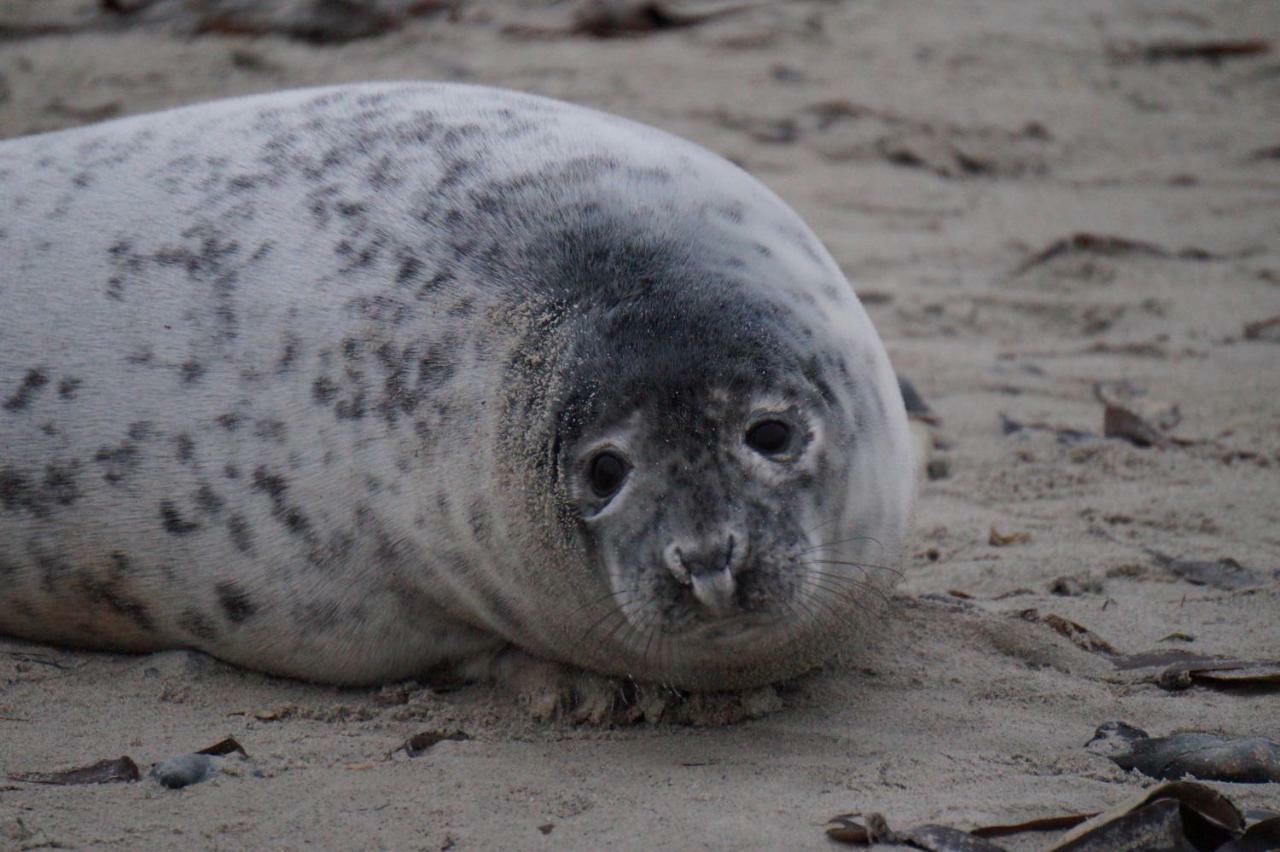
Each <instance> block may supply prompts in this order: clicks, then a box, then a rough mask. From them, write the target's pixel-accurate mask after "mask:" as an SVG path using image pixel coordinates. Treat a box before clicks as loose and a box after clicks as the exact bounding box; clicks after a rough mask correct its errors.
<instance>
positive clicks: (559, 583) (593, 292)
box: [0, 84, 914, 719]
mask: <svg viewBox="0 0 1280 852" xmlns="http://www.w3.org/2000/svg"><path fill="white" fill-rule="evenodd" d="M0 187H3V189H2V194H0V257H3V263H0V632H5V633H9V634H12V635H14V636H18V637H24V638H27V639H34V640H39V641H46V642H53V643H62V644H67V645H74V646H80V647H90V648H101V649H116V650H126V651H155V650H160V649H169V648H178V647H186V648H194V649H198V650H201V651H204V652H207V653H209V654H212V655H214V656H216V657H218V658H221V659H223V660H225V661H228V662H231V663H234V664H238V665H242V666H246V667H249V668H252V669H256V670H260V671H264V672H269V673H274V674H279V675H286V676H292V677H296V678H303V679H307V680H312V681H320V682H325V683H334V684H374V683H380V682H385V681H389V680H393V679H402V678H409V677H423V676H426V675H429V674H439V673H441V672H446V671H451V670H452V671H459V672H469V673H475V672H477V671H485V672H490V673H498V674H499V675H500V676H502V677H504V678H506V679H508V680H511V681H513V682H515V683H517V684H518V686H517V688H518V690H519V691H520V692H521V694H522V695H525V696H527V697H528V696H532V697H528V698H527V700H529V701H530V702H532V703H533V704H534V706H535V708H536V709H538V710H539V712H540V713H542V714H544V715H556V714H558V713H560V714H568V715H570V716H571V717H574V718H577V717H581V716H582V715H584V714H585V715H589V716H591V717H592V718H596V719H603V718H611V716H610V714H612V713H614V712H615V711H617V710H619V708H620V707H622V706H623V705H627V704H628V703H630V704H632V705H634V704H635V696H636V690H635V689H634V688H633V687H630V686H629V687H628V688H620V687H619V684H623V685H627V684H636V683H638V684H661V685H664V687H677V688H679V689H682V690H687V691H692V692H701V691H715V692H719V691H726V690H741V689H750V688H753V687H760V686H762V685H766V684H771V683H773V682H775V681H778V680H779V679H783V678H787V677H790V676H793V675H796V674H798V673H800V672H803V671H805V670H807V669H809V668H812V667H813V666H815V665H817V664H818V663H820V662H821V661H822V660H824V659H825V658H827V657H828V656H829V655H831V654H832V653H833V652H834V651H836V650H837V649H838V648H839V647H841V642H842V641H843V640H844V638H845V637H846V636H848V635H849V634H850V633H852V632H854V631H856V630H857V629H858V628H859V627H860V626H865V625H867V624H869V623H872V622H873V621H874V618H875V610H876V606H875V605H876V602H877V596H878V594H881V593H882V590H883V588H884V587H885V585H886V582H887V580H888V577H887V574H888V573H889V569H891V568H892V566H893V565H894V562H895V560H896V559H897V558H898V553H899V549H900V545H901V541H902V538H903V536H904V533H905V531H906V528H907V525H908V520H909V516H910V510H911V502H912V496H913V487H914V479H913V476H912V470H913V465H912V460H911V450H910V448H909V434H908V429H907V424H906V419H905V414H904V410H903V403H902V399H901V396H900V394H899V391H898V386H897V384H896V382H895V379H894V374H893V371H892V370H891V368H890V365H889V361H888V358H887V356H886V354H885V351H884V347H883V345H882V344H881V341H880V339H879V337H878V336H877V334H876V331H875V330H874V329H873V327H872V325H871V323H870V322H869V320H868V318H867V316H866V314H865V312H864V311H863V309H862V307H861V305H860V304H859V302H858V299H857V298H856V296H855V295H854V292H853V291H852V289H851V288H850V287H849V285H848V284H847V283H846V281H845V279H844V277H843V276H842V275H841V273H840V271H839V269H838V268H837V266H836V264H835V262H834V261H833V260H832V258H831V256H830V255H829V254H828V253H827V251H826V250H825V249H824V248H823V247H822V245H821V244H820V242H819V241H818V240H817V238H816V237H815V236H814V235H813V233H812V232H811V231H810V230H809V229H808V228H807V227H806V226H805V225H804V223H803V222H802V221H801V220H800V218H799V217H798V216H797V215H796V214H795V213H794V212H793V211H792V210H791V209H790V208H789V207H787V206H786V205H785V204H784V203H783V202H782V201H781V200H779V199H778V198H777V197H776V196H775V195H774V194H773V193H771V192H770V191H769V190H768V189H766V188H765V187H764V186H763V185H761V184H760V183H759V182H757V181H756V180H755V179H753V178H751V177H750V176H748V175H747V174H746V173H745V172H743V171H742V170H740V169H738V168H737V167H735V166H733V165H732V164H730V163H728V162H727V161H725V160H723V159H721V158H719V157H717V156H715V155H713V154H711V153H709V152H708V151H706V150H704V149H702V148H700V147H698V146H696V145H693V144H691V143H689V142H687V141H684V140H681V139H678V138H676V137H673V136H671V135H668V134H666V133H663V132H661V131H658V130H655V129H652V128H649V127H645V126H642V125H639V124H636V123H633V122H631V121H627V120H624V119H621V118H617V117H613V116H610V115H606V114H602V113H599V112H595V111H592V110H588V109H584V108H581V107H577V106H573V105H570V104H566V103H561V102H557V101H554V100H549V99H546V98H542V97H535V96H531V95H525V94H518V93H514V92H508V91H502V90H497V89H491V88H483V87H476V86H468V85H430V84H370V85H358V86H343V87H333V88H322V89H310V90H298V91H288V92H281V93H277V94H270V95H264V96H256V97H246V98H237V99H231V100H224V101H219V102H214V103H209V104H204V105H198V106H193V107H187V108H181V109H175V110H170V111H166V112H160V113H155V114H152V115H144V116H139V117H132V118H126V119H122V120H117V121H112V122H108V123H105V124H99V125H96V126H90V127H85V128H81V129H75V130H69V131H64V132H57V133H51V134H46V135H41V136H35V137H29V138H22V139H16V140H10V141H6V142H3V143H0ZM658 692H660V690H651V692H650V695H651V696H652V695H655V694H658ZM574 708H578V709H577V710H575V709H574ZM583 708H585V709H583ZM575 713H576V714H577V715H576V716H575V715H574V714H575Z"/></svg>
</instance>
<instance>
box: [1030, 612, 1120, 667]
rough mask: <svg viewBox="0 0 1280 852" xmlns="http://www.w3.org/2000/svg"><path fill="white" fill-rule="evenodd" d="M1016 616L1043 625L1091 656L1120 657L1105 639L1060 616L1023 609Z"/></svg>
mask: <svg viewBox="0 0 1280 852" xmlns="http://www.w3.org/2000/svg"><path fill="white" fill-rule="evenodd" d="M1018 615H1019V616H1020V617H1021V618H1022V619H1023V620H1025V621H1034V622H1039V623H1040V624H1043V625H1045V626H1046V627H1048V628H1050V629H1051V630H1053V632H1055V633H1057V634H1058V635H1060V636H1065V637H1066V638H1067V639H1070V640H1071V643H1072V644H1073V645H1075V646H1077V647H1079V648H1083V649H1084V650H1086V651H1088V652H1090V653H1092V654H1103V655H1105V656H1108V657H1119V656H1120V654H1119V652H1118V651H1116V649H1115V646H1114V645H1112V644H1111V643H1110V642H1108V641H1107V640H1106V639H1103V638H1102V637H1101V636H1099V635H1098V634H1096V633H1094V632H1093V631H1092V630H1090V629H1089V628H1087V627H1085V626H1084V625H1082V624H1077V623H1076V622H1074V621H1071V620H1069V619H1066V618H1063V617H1062V616H1060V615H1054V614H1053V613H1049V614H1048V615H1041V614H1040V611H1039V610H1037V609H1024V610H1022V611H1021V612H1020V613H1018Z"/></svg>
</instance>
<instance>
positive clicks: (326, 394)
mask: <svg viewBox="0 0 1280 852" xmlns="http://www.w3.org/2000/svg"><path fill="white" fill-rule="evenodd" d="M337 395H338V386H337V385H336V384H334V382H333V380H332V379H330V378H326V377H325V376H321V377H320V378H318V379H316V380H315V381H314V382H312V384H311V398H312V399H314V400H315V401H316V402H317V403H320V404H321V405H323V404H325V403H328V402H329V401H330V400H332V399H333V398H334V397H335V396H337Z"/></svg>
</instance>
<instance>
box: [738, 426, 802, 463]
mask: <svg viewBox="0 0 1280 852" xmlns="http://www.w3.org/2000/svg"><path fill="white" fill-rule="evenodd" d="M790 445H791V427H790V426H788V425H787V424H785V423H783V422H782V421H781V420H762V421H760V422H759V423H757V424H756V425H754V426H752V427H751V428H750V429H748V430H747V446H748V447H750V448H751V449H753V450H755V451H756V452H757V453H760V454H762V455H766V456H776V455H777V454H778V453H781V452H782V451H784V450H786V449H787V447H789V446H790Z"/></svg>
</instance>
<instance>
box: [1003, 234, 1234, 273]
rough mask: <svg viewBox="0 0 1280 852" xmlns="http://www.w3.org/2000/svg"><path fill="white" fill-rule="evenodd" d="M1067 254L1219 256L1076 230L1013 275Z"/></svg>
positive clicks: (1029, 260)
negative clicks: (1173, 249)
mask: <svg viewBox="0 0 1280 852" xmlns="http://www.w3.org/2000/svg"><path fill="white" fill-rule="evenodd" d="M1069 254H1093V255H1100V256H1102V257H1130V256H1134V255H1137V256H1140V257H1163V258H1177V259H1179V260H1218V259H1220V257H1221V256H1220V255H1218V254H1215V253H1213V252H1210V251H1206V250H1205V249H1202V248H1195V247H1188V248H1183V249H1180V250H1178V251H1176V252H1175V251H1171V250H1169V249H1167V248H1164V247H1163V246H1158V245H1156V244H1155V243H1148V242H1144V241H1142V240H1131V239H1129V238H1127V237H1117V236H1114V235H1112V234H1094V233H1089V232H1087V231H1080V232H1077V233H1074V234H1072V235H1071V236H1069V237H1062V238H1060V239H1057V240H1054V241H1053V242H1052V243H1050V244H1049V245H1047V246H1045V247H1044V248H1043V249H1041V250H1040V251H1038V252H1036V253H1035V254H1033V255H1032V256H1031V257H1029V258H1027V259H1026V260H1025V261H1023V262H1022V263H1021V264H1020V265H1019V266H1018V267H1017V268H1016V269H1014V270H1013V274H1014V276H1018V275H1022V274H1023V273H1024V272H1027V271H1028V270H1030V269H1032V268H1033V267H1036V266H1040V265H1042V264H1045V263H1048V262H1049V261H1051V260H1054V259H1056V258H1058V257H1063V256H1065V255H1069Z"/></svg>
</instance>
